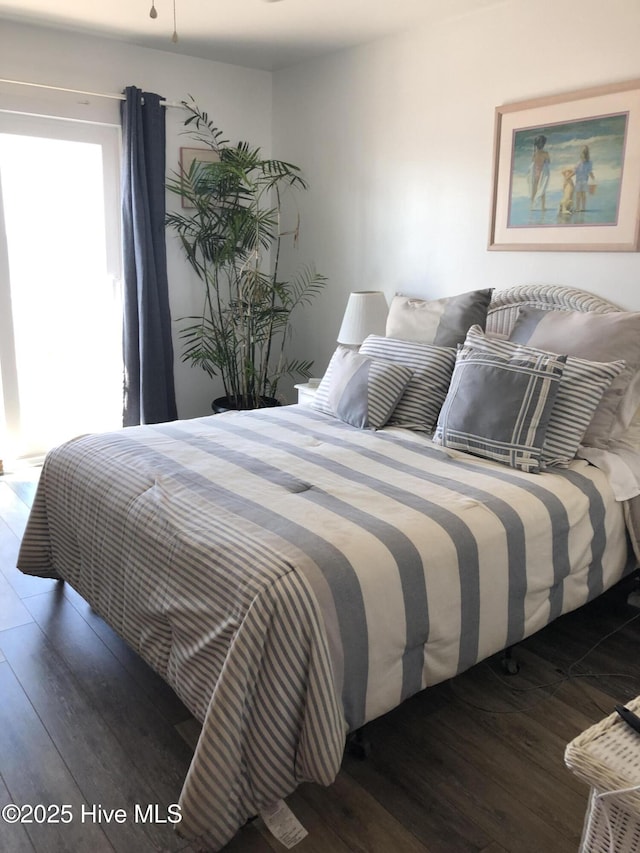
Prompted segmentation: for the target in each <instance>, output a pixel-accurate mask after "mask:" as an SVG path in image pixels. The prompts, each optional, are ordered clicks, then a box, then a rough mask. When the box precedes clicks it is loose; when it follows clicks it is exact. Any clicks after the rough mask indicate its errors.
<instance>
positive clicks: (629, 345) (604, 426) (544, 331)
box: [510, 307, 640, 448]
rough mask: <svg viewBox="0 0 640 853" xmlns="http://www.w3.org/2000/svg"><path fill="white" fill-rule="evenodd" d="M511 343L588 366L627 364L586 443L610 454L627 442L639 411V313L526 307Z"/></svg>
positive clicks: (605, 397)
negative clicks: (611, 446)
mask: <svg viewBox="0 0 640 853" xmlns="http://www.w3.org/2000/svg"><path fill="white" fill-rule="evenodd" d="M510 340H512V341H514V342H516V343H521V344H528V345H529V346H532V347H538V348H539V349H544V350H550V351H551V352H563V353H566V354H567V355H570V356H575V357H577V358H586V359H589V360H590V361H603V362H612V361H625V362H626V368H625V369H624V370H623V371H622V373H620V374H619V376H617V377H616V379H614V381H613V382H612V383H611V385H610V386H609V388H608V389H607V390H606V391H605V393H604V394H603V396H602V400H601V401H600V404H599V405H598V407H597V409H596V411H595V414H594V416H593V419H592V421H591V424H590V425H589V428H588V430H587V432H586V435H585V436H584V438H583V441H582V443H583V444H585V445H587V446H593V447H601V448H606V447H607V446H608V444H609V442H610V441H612V440H616V439H618V438H621V437H622V436H623V434H624V433H625V431H626V430H627V428H628V427H629V424H630V423H631V420H632V418H633V416H634V414H635V412H636V410H637V409H638V406H639V405H640V313H630V312H626V311H613V312H611V313H610V314H596V313H593V312H582V311H544V310H542V309H539V308H529V307H523V308H521V309H520V311H519V313H518V319H517V320H516V323H515V326H514V328H513V331H512V332H511V335H510Z"/></svg>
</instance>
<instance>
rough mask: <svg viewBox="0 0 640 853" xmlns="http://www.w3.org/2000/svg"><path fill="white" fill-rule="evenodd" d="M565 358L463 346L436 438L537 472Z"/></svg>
mask: <svg viewBox="0 0 640 853" xmlns="http://www.w3.org/2000/svg"><path fill="white" fill-rule="evenodd" d="M565 359H566V356H561V355H560V356H555V355H549V354H544V353H540V354H538V355H528V356H527V355H524V356H522V357H521V358H515V357H512V358H503V357H502V356H499V355H494V354H492V353H487V352H481V351H479V350H474V349H471V348H470V347H464V346H463V347H460V349H459V351H458V356H457V358H456V366H455V368H454V371H453V376H452V378H451V386H450V388H449V393H448V394H447V399H446V400H445V401H444V405H443V406H442V411H441V412H440V417H439V418H438V426H437V428H436V432H435V435H434V441H435V442H436V443H438V444H442V445H443V446H445V447H451V448H452V449H454V450H464V451H466V452H467V453H473V454H474V455H476V456H482V457H484V458H485V459H492V460H494V461H495V462H502V463H503V464H506V465H510V466H511V467H512V468H519V469H520V470H521V471H526V472H528V473H531V474H537V473H538V472H539V471H540V468H541V456H542V444H543V442H544V438H545V434H546V431H547V425H548V422H549V417H550V415H551V411H552V409H553V403H554V400H555V396H556V393H557V390H558V386H559V384H560V377H561V376H562V370H563V368H564V361H565Z"/></svg>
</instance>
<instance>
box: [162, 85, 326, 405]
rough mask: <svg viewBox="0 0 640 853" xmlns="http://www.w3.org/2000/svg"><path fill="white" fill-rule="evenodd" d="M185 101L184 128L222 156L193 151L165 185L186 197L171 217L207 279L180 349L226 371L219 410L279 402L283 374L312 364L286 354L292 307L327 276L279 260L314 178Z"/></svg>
mask: <svg viewBox="0 0 640 853" xmlns="http://www.w3.org/2000/svg"><path fill="white" fill-rule="evenodd" d="M183 106H184V108H185V109H186V111H187V113H188V115H187V118H186V119H185V122H184V124H185V127H187V131H186V133H187V134H188V135H189V136H191V138H192V139H194V140H195V141H197V142H198V143H200V144H201V145H203V146H206V147H207V148H209V149H211V150H212V151H213V152H214V155H215V157H214V159H213V162H203V161H201V160H194V161H193V162H192V163H191V165H190V166H189V168H188V169H186V170H184V169H181V171H180V172H176V173H174V177H173V178H172V179H171V180H170V181H169V182H168V185H167V186H168V189H169V190H170V191H171V192H172V193H175V194H176V195H178V196H180V198H181V199H182V200H183V209H182V211H178V212H170V213H169V214H168V215H167V224H168V226H169V228H170V229H172V230H173V231H174V232H175V233H176V235H177V236H178V238H179V240H180V243H181V245H182V249H183V250H184V254H185V256H186V259H187V261H188V263H189V264H190V266H191V268H192V269H193V271H194V272H195V274H196V275H197V277H198V278H199V280H200V281H201V282H202V285H203V305H202V312H201V314H199V315H198V316H195V317H188V318H183V319H184V320H187V325H185V326H184V328H183V329H182V331H181V337H182V339H183V341H184V350H183V356H182V357H183V360H184V361H189V362H191V364H192V365H194V366H198V367H201V368H203V369H204V370H205V371H206V372H207V373H208V374H209V376H211V377H213V376H220V377H221V379H222V384H223V386H224V392H225V397H224V398H219V399H218V400H215V401H214V404H213V407H214V410H221V409H253V408H259V407H262V406H265V405H277V392H278V383H279V381H280V380H281V379H282V378H283V377H284V376H292V377H308V376H309V375H310V370H311V366H312V362H310V361H303V360H295V359H294V360H291V359H288V358H287V357H286V353H285V349H286V343H287V339H288V337H289V336H290V331H291V317H292V314H293V312H294V311H295V310H296V309H297V308H299V307H301V306H303V305H308V304H310V303H311V302H312V300H313V299H314V297H315V296H317V294H318V293H319V292H320V290H321V289H322V288H323V286H324V284H325V282H326V279H325V277H324V276H322V275H320V274H319V273H317V272H315V270H314V269H313V268H312V267H309V266H306V267H303V268H302V269H300V270H298V271H297V272H296V274H295V275H293V276H292V277H291V278H288V279H283V277H282V276H281V274H280V269H279V266H280V253H281V246H282V241H283V240H284V239H286V238H290V239H292V240H293V241H294V242H295V241H296V240H297V237H298V231H299V217H298V216H297V215H296V216H295V224H294V226H293V228H289V229H288V230H287V229H286V227H285V226H284V224H283V206H284V205H285V202H287V201H289V200H290V199H291V196H292V194H293V193H294V192H295V191H299V190H305V189H306V188H307V184H306V182H305V180H304V179H303V177H302V175H301V173H300V169H299V168H298V167H297V166H294V165H292V164H291V163H286V162H284V161H282V160H273V159H265V158H264V157H263V156H262V153H261V150H260V148H255V147H252V146H250V145H249V144H248V143H247V142H238V143H237V144H236V145H230V144H229V143H228V141H227V140H224V139H222V131H220V130H218V128H216V127H215V126H214V125H213V123H212V122H211V121H210V120H209V118H208V116H207V114H206V113H205V112H203V111H201V110H200V109H199V108H198V107H197V105H196V104H195V102H194V101H193V100H190V101H184V102H183ZM209 159H211V158H209Z"/></svg>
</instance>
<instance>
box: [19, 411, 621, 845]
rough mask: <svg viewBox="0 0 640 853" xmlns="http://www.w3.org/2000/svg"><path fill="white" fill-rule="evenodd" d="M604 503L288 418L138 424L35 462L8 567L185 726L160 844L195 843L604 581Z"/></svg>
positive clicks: (617, 537)
mask: <svg viewBox="0 0 640 853" xmlns="http://www.w3.org/2000/svg"><path fill="white" fill-rule="evenodd" d="M626 563H627V541H626V534H625V521H624V512H623V506H622V504H620V503H616V502H615V501H614V499H613V496H612V494H611V490H610V488H609V486H608V483H607V481H606V478H605V475H604V474H602V473H601V472H600V471H599V470H598V469H596V468H594V467H591V466H589V465H588V464H587V463H586V462H584V461H576V462H574V463H572V466H571V467H570V468H569V469H567V470H563V471H560V472H558V473H553V474H551V473H544V474H539V475H534V474H525V473H522V472H518V471H514V470H512V469H510V468H507V467H505V466H501V465H498V464H496V463H492V462H486V461H483V460H480V459H476V458H474V457H471V456H468V455H465V454H463V453H457V452H452V451H447V450H443V449H442V448H439V447H437V446H435V445H433V444H432V443H431V442H430V441H429V439H428V438H426V437H425V436H424V435H423V434H420V433H416V432H410V431H407V430H402V429H398V428H395V429H385V430H380V431H378V432H372V431H365V430H357V429H354V428H352V427H350V426H347V425H345V424H343V423H342V422H340V421H338V420H336V419H333V418H331V417H329V416H326V415H323V414H321V413H319V412H316V411H314V410H313V409H310V408H306V407H302V406H289V407H285V408H282V409H268V410H260V411H257V412H251V413H242V414H231V415H218V416H212V417H209V418H202V419H197V420H192V421H179V422H176V423H171V424H161V425H155V426H144V427H134V428H130V429H126V430H122V431H120V432H116V433H109V434H106V435H102V436H86V437H83V438H80V439H76V440H75V441H72V442H70V443H68V444H66V445H64V446H62V447H61V448H58V449H56V450H55V451H52V453H50V454H49V456H48V457H47V460H46V462H45V466H44V469H43V474H42V477H41V481H40V485H39V487H38V491H37V495H36V499H35V502H34V506H33V510H32V513H31V517H30V520H29V524H28V527H27V531H26V534H25V537H24V540H23V544H22V549H21V552H20V557H19V567H20V568H21V569H22V570H23V571H24V572H27V573H30V574H35V575H42V576H59V577H63V578H64V579H65V580H67V581H68V582H69V583H70V584H72V586H74V587H75V588H76V589H77V590H78V591H79V592H80V593H81V595H83V596H84V597H85V598H86V599H87V600H88V601H89V602H90V604H91V605H92V607H93V608H94V609H95V610H96V611H97V612H98V613H100V614H101V615H102V616H103V617H104V618H105V619H106V620H107V621H108V622H109V623H110V624H111V625H112V626H113V627H114V628H115V629H116V630H117V631H118V632H119V633H120V634H121V635H122V636H123V637H124V638H125V639H126V640H127V641H128V642H129V644H130V645H131V646H132V647H133V648H134V649H135V650H136V651H137V652H139V653H140V655H142V657H143V658H144V659H145V660H146V661H148V663H149V664H150V665H151V666H152V667H153V668H154V669H155V670H157V671H158V672H159V673H160V674H161V675H162V676H163V677H164V678H165V679H166V680H167V681H168V682H169V684H171V685H172V686H173V688H174V689H175V691H176V693H177V694H178V695H179V696H180V698H181V699H182V700H183V701H184V703H185V704H186V705H187V706H188V707H189V709H190V710H191V711H192V713H193V714H194V715H195V716H196V717H197V718H198V719H199V720H200V721H202V723H203V729H202V735H201V737H200V741H199V744H198V747H197V749H196V752H195V754H194V758H193V762H192V764H191V768H190V770H189V773H188V775H187V778H186V780H185V784H184V788H183V791H182V797H181V806H182V814H183V822H182V824H181V825H180V827H179V828H180V831H181V832H182V833H184V834H185V835H187V836H188V837H191V838H197V839H199V840H200V841H201V842H202V843H205V844H207V845H209V846H210V847H212V848H213V849H218V848H219V847H221V846H223V845H224V843H226V842H227V841H228V840H229V839H230V838H231V837H232V836H233V835H234V834H235V832H236V830H237V829H238V827H240V826H241V825H242V824H243V823H244V822H245V820H246V819H247V818H249V817H251V816H253V815H255V814H256V813H257V812H259V811H260V810H261V809H262V808H263V807H264V806H266V805H268V804H270V803H272V802H273V801H275V800H277V799H279V798H281V797H283V796H286V795H287V794H288V793H290V792H291V791H292V790H293V789H294V788H295V787H296V786H297V785H298V784H299V783H300V782H302V781H305V780H311V781H316V782H319V783H322V784H329V783H330V782H331V781H332V780H333V778H334V777H335V774H336V773H337V771H338V769H339V765H340V761H341V757H342V751H343V747H344V738H345V733H346V731H347V730H348V729H354V728H357V727H359V726H361V725H362V724H363V723H364V722H366V721H367V720H370V719H373V718H374V717H377V716H379V715H380V714H383V713H385V712H386V711H388V710H390V709H391V708H393V707H395V706H396V705H398V704H399V703H400V702H401V701H402V700H403V699H405V698H406V697H408V696H410V695H412V694H413V693H415V692H417V691H418V690H421V689H422V688H424V687H426V686H428V685H430V684H434V683H437V682H439V681H442V680H444V679H446V678H449V677H451V676H453V675H455V674H456V673H458V672H461V671H462V670H464V669H466V668H467V667H469V666H471V665H473V664H474V663H475V662H476V661H478V660H480V659H482V658H484V657H486V656H488V655H490V654H493V653H495V652H496V651H498V650H500V649H502V648H504V647H505V646H507V645H510V644H512V643H515V642H517V641H518V640H520V639H522V638H523V637H525V636H526V635H528V634H531V633H532V632H534V631H536V630H538V629H539V628H541V627H542V626H543V625H545V624H546V623H547V622H549V621H550V620H552V619H554V618H555V617H557V616H559V615H560V614H561V613H563V612H565V611H567V610H571V609H573V608H575V607H577V606H579V605H581V604H583V603H584V602H586V601H587V600H589V599H590V598H593V597H594V596H596V595H598V594H599V593H600V592H602V591H603V590H604V589H605V588H606V587H608V586H610V585H611V584H612V583H614V582H615V581H617V580H618V579H619V578H620V577H621V576H622V574H623V573H624V570H625V566H626Z"/></svg>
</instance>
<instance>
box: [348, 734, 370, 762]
mask: <svg viewBox="0 0 640 853" xmlns="http://www.w3.org/2000/svg"><path fill="white" fill-rule="evenodd" d="M346 751H347V755H350V756H352V758H357V759H358V760H359V761H364V760H365V759H367V758H369V756H370V755H371V744H370V743H369V741H368V740H367V739H366V738H365V737H364V735H363V734H362V731H360V730H358V731H357V732H352V733H351V734H350V735H348V736H347V744H346Z"/></svg>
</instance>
